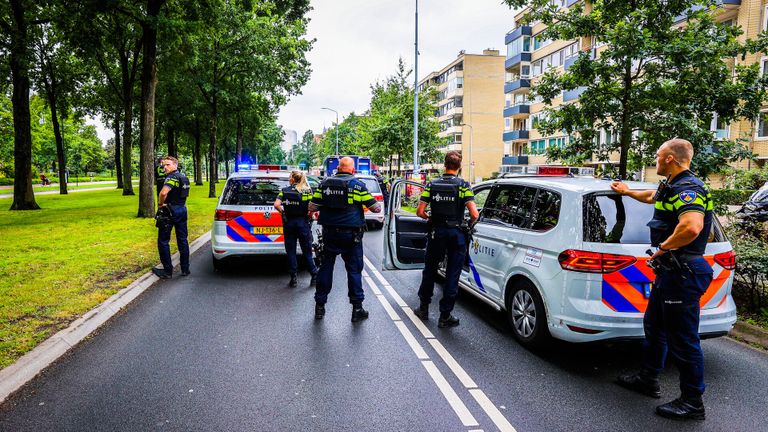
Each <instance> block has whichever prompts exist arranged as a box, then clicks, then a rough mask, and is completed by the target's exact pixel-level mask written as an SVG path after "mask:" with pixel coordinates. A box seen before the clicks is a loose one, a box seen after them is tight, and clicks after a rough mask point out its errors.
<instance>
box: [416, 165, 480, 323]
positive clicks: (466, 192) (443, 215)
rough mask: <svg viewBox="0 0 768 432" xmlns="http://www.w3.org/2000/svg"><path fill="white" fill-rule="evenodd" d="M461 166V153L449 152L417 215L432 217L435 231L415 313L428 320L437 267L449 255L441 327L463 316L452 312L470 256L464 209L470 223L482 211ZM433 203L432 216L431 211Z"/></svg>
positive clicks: (441, 309) (422, 197) (422, 195)
mask: <svg viewBox="0 0 768 432" xmlns="http://www.w3.org/2000/svg"><path fill="white" fill-rule="evenodd" d="M459 168H461V153H459V152H457V151H449V152H448V153H446V154H445V174H443V175H442V176H441V177H440V178H438V179H436V180H433V181H431V182H428V183H427V185H426V187H425V188H424V191H423V192H422V193H421V197H420V198H419V206H418V207H417V209H416V215H417V216H419V217H421V218H424V219H427V220H429V222H430V224H431V227H432V230H431V233H430V236H429V238H428V240H427V256H426V263H425V265H424V270H423V272H422V275H421V286H419V299H420V305H419V308H418V309H416V310H415V311H414V314H415V315H416V316H418V317H419V318H421V319H423V320H426V319H428V318H429V303H430V302H431V300H432V294H433V292H434V290H435V276H436V275H437V267H438V265H439V264H440V262H441V261H442V260H443V259H444V258H445V257H446V255H447V257H448V260H447V266H446V269H445V270H446V275H445V285H444V286H443V298H442V299H441V300H440V318H439V319H438V321H437V326H438V327H441V328H442V327H455V326H457V325H459V319H458V318H456V317H455V316H453V315H452V314H451V311H453V306H454V304H455V303H456V296H457V295H458V293H459V276H460V274H461V268H462V266H463V265H464V258H465V257H466V255H467V242H468V239H467V233H468V225H466V223H465V221H464V209H465V208H466V209H468V210H469V218H470V221H469V225H472V224H473V223H474V222H475V221H476V220H477V218H478V217H479V214H478V212H477V208H476V207H475V195H474V194H473V193H472V189H470V186H469V183H467V182H466V181H465V180H463V179H462V178H461V177H458V176H457V174H458V171H459ZM427 205H429V207H430V210H431V216H430V215H428V214H427V212H426V208H427Z"/></svg>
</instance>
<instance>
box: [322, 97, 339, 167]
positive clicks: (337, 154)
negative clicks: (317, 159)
mask: <svg viewBox="0 0 768 432" xmlns="http://www.w3.org/2000/svg"><path fill="white" fill-rule="evenodd" d="M321 109H324V110H328V111H333V112H335V113H336V127H335V128H334V129H336V157H339V112H338V111H336V110H335V109H332V108H325V107H323V108H321Z"/></svg>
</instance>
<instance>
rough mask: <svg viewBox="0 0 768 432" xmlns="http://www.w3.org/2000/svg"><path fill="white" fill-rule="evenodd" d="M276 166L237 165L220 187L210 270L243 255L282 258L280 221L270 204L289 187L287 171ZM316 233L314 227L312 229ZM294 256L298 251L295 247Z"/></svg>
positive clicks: (299, 249)
mask: <svg viewBox="0 0 768 432" xmlns="http://www.w3.org/2000/svg"><path fill="white" fill-rule="evenodd" d="M283 168H284V167H282V166H278V165H252V166H241V167H240V171H239V172H236V173H233V174H232V175H231V176H230V177H229V178H228V179H227V182H226V184H225V185H224V189H223V190H222V192H221V196H219V201H218V204H217V205H216V212H215V214H214V221H213V230H212V232H211V252H212V256H213V267H214V269H216V270H217V271H221V270H222V269H223V267H224V263H225V260H226V259H228V258H230V257H236V256H246V255H285V245H284V243H285V237H284V236H283V220H282V216H281V215H280V213H279V212H278V211H277V210H275V208H274V206H273V205H274V203H275V199H277V195H278V194H279V193H280V190H281V189H282V188H284V187H287V186H289V185H290V183H289V181H288V178H289V176H290V171H287V170H285V169H283ZM312 231H313V234H315V233H316V227H315V228H314V229H313V230H312ZM297 251H298V254H301V248H298V247H297Z"/></svg>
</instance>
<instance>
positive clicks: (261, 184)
mask: <svg viewBox="0 0 768 432" xmlns="http://www.w3.org/2000/svg"><path fill="white" fill-rule="evenodd" d="M288 185H289V183H288V180H282V179H263V178H261V179H260V178H253V179H249V178H242V179H230V180H229V181H228V182H227V186H226V187H225V188H224V192H222V198H221V204H222V205H272V204H273V203H274V202H275V199H277V194H278V193H280V189H282V188H284V187H286V186H288Z"/></svg>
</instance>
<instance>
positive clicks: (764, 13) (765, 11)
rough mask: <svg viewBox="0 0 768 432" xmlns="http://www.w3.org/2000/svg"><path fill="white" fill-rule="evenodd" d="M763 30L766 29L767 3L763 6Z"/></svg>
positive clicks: (767, 26) (767, 20)
mask: <svg viewBox="0 0 768 432" xmlns="http://www.w3.org/2000/svg"><path fill="white" fill-rule="evenodd" d="M762 30H763V31H765V30H768V5H765V6H763V29H762Z"/></svg>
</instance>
